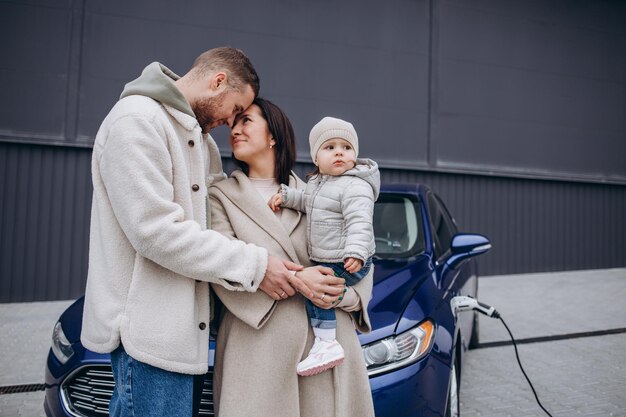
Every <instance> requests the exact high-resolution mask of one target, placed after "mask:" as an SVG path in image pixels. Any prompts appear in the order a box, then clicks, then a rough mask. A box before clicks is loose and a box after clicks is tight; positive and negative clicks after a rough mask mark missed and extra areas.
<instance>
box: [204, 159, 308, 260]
mask: <svg viewBox="0 0 626 417" xmlns="http://www.w3.org/2000/svg"><path fill="white" fill-rule="evenodd" d="M231 176H232V177H233V178H234V179H235V180H236V181H237V184H238V187H227V186H225V185H226V182H221V183H218V184H216V186H217V187H218V188H219V189H220V190H222V192H223V193H224V195H226V197H227V198H228V199H230V200H231V201H232V203H233V204H235V205H236V206H237V207H238V208H239V209H240V210H241V211H242V212H243V213H244V214H246V215H247V216H248V217H249V218H250V219H251V220H253V221H254V222H255V223H256V224H258V225H259V227H261V228H262V229H263V230H265V231H266V232H267V233H268V234H269V235H270V236H272V237H273V238H274V239H275V240H276V242H278V244H279V245H280V246H281V247H282V248H283V249H284V250H285V252H286V253H287V255H288V256H289V257H290V258H291V260H292V261H293V262H296V263H299V262H301V261H300V260H299V259H298V256H297V254H296V250H295V248H294V247H293V244H292V243H291V238H290V235H291V234H292V233H293V231H294V230H295V228H296V226H298V223H299V222H300V219H301V218H302V213H300V212H299V211H298V210H291V209H286V208H283V209H282V210H283V213H282V215H281V217H280V220H279V219H278V217H276V215H275V214H274V213H273V212H272V210H271V209H270V208H269V206H268V204H267V201H263V199H262V198H261V195H260V194H259V193H258V191H257V190H256V189H255V188H254V185H252V183H251V182H250V180H249V179H248V177H247V176H246V174H244V173H243V172H242V171H239V170H237V171H235V172H233V173H232V175H231ZM289 186H290V187H294V188H302V187H304V183H303V182H302V180H300V179H299V178H298V177H297V176H296V175H295V174H294V173H293V172H292V173H291V175H290V176H289Z"/></svg>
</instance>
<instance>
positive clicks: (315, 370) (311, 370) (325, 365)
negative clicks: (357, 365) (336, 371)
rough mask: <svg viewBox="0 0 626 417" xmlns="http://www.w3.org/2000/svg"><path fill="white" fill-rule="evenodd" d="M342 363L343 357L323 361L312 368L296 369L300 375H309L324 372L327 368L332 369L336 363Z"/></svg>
mask: <svg viewBox="0 0 626 417" xmlns="http://www.w3.org/2000/svg"><path fill="white" fill-rule="evenodd" d="M342 363H343V358H339V359H335V360H334V361H330V362H328V363H323V364H321V365H317V366H314V367H312V368H307V369H303V370H301V371H297V372H298V375H300V376H311V375H317V374H319V373H322V372H324V371H325V370H327V369H332V368H334V367H335V366H337V365H341V364H342Z"/></svg>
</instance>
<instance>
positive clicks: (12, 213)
mask: <svg viewBox="0 0 626 417" xmlns="http://www.w3.org/2000/svg"><path fill="white" fill-rule="evenodd" d="M90 158H91V151H90V149H86V148H61V147H51V146H40V145H23V144H7V143H0V175H1V179H2V180H1V181H0V201H1V202H2V205H1V206H0V277H1V279H0V302H16V301H33V300H53V299H69V298H75V297H77V296H79V295H81V294H82V292H83V291H84V285H85V280H86V274H87V247H88V231H89V210H90V207H91V180H90ZM226 169H227V170H228V171H230V170H231V169H232V164H231V163H229V161H228V160H227V161H226ZM310 170H311V165H308V164H300V165H299V167H298V170H297V171H298V173H299V174H300V175H302V176H304V175H305V174H306V172H308V171H310ZM382 179H383V181H384V182H415V181H419V182H423V183H425V184H428V185H430V186H431V187H432V188H433V189H434V190H435V191H436V192H437V193H438V194H440V195H441V196H442V198H443V199H444V200H445V201H446V202H447V203H448V206H449V209H450V211H451V212H452V213H453V215H454V216H455V218H456V220H457V223H458V224H459V227H460V228H461V230H463V231H473V232H480V233H483V234H485V235H487V236H489V238H490V239H491V240H492V242H493V245H494V247H493V249H492V250H491V252H490V253H488V254H487V255H485V256H483V257H482V258H481V259H480V261H479V267H480V273H481V274H482V275H493V274H503V273H522V272H536V271H558V270H571V269H590V268H606V267H615V266H624V265H626V251H625V250H624V248H626V215H625V214H626V187H624V186H619V185H603V184H587V183H568V182H558V181H543V180H534V179H523V178H519V179H514V178H498V177H490V176H470V175H457V174H439V173H428V172H414V171H413V172H411V171H404V170H389V169H386V170H383V171H382Z"/></svg>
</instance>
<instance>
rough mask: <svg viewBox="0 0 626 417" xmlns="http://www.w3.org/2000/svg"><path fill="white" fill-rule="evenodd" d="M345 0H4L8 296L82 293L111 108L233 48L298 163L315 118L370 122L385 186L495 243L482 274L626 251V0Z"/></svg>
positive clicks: (3, 222)
mask: <svg viewBox="0 0 626 417" xmlns="http://www.w3.org/2000/svg"><path fill="white" fill-rule="evenodd" d="M328 6H329V3H327V2H311V1H301V0H296V1H291V2H280V1H273V2H258V1H256V0H241V1H240V2H238V3H237V5H236V8H237V10H236V12H235V11H233V10H230V9H228V6H225V5H224V4H222V3H219V2H217V1H212V0H192V1H190V2H189V3H187V4H186V5H185V7H180V5H178V4H176V3H175V2H158V3H154V2H151V1H150V0H136V1H133V2H124V1H122V0H111V1H107V2H101V1H97V0H74V1H68V0H51V1H48V2H39V1H32V0H12V1H4V0H0V37H2V39H5V42H2V43H0V56H2V57H3V60H2V61H1V63H0V77H1V78H0V79H1V80H2V81H3V89H2V90H0V98H1V99H2V102H3V103H6V105H5V107H4V108H3V110H2V112H0V175H1V177H0V210H1V211H0V302H7V301H27V300H46V299H66V298H73V297H76V296H77V295H79V294H81V293H82V291H83V288H84V282H85V275H86V263H87V236H88V227H89V218H88V216H89V207H90V196H91V183H90V178H89V159H90V153H91V151H90V149H89V148H90V146H91V143H92V141H93V138H94V136H95V132H96V130H97V127H98V125H99V123H100V122H101V120H102V118H103V117H104V116H105V114H106V112H107V111H108V110H109V108H110V107H111V105H112V103H113V102H114V101H115V100H116V98H117V97H118V95H119V93H120V91H121V88H122V87H123V85H124V83H126V82H127V81H129V80H130V79H132V78H134V77H136V76H137V75H138V74H139V72H140V71H141V69H142V68H143V67H144V66H145V65H146V64H147V63H149V62H151V61H154V60H158V61H161V62H163V63H165V64H166V65H169V66H170V67H171V68H172V69H173V70H174V71H176V72H179V73H180V72H181V71H185V70H186V69H187V65H188V63H190V62H191V61H192V60H193V59H194V58H195V56H196V55H197V54H198V53H199V52H200V51H202V50H203V49H206V48H207V47H211V46H216V45H222V44H231V45H235V46H238V47H241V48H242V49H244V50H245V51H246V52H247V53H248V54H249V55H250V57H251V58H252V60H253V62H254V63H255V66H256V67H257V69H258V70H259V73H260V74H261V78H262V94H263V95H265V96H266V97H268V98H270V99H272V100H274V101H275V102H276V103H277V104H279V105H280V106H281V107H283V108H284V109H286V110H287V112H288V114H289V116H290V118H291V120H292V122H293V124H294V128H295V130H296V134H297V135H298V137H299V138H300V143H299V146H298V150H299V153H300V155H302V156H303V158H302V160H301V161H302V163H301V165H300V168H299V170H300V172H301V173H302V172H305V171H306V169H307V168H306V166H307V165H306V164H305V163H304V162H305V161H308V157H307V155H308V152H307V143H306V140H304V138H306V135H307V134H308V130H309V129H310V127H311V126H312V125H313V123H315V122H316V121H317V120H319V118H320V117H321V116H323V115H326V114H332V115H335V116H338V117H343V118H346V119H349V120H351V121H353V122H354V123H355V125H356V126H357V130H358V131H359V137H360V140H361V153H362V154H363V155H364V156H368V157H372V158H373V159H376V160H378V161H379V162H380V163H381V166H382V167H383V179H384V180H385V181H387V182H413V181H420V182H424V183H426V184H429V185H431V186H432V187H433V188H434V189H435V190H436V191H437V192H438V193H439V194H441V196H442V197H443V198H444V199H445V200H446V201H447V202H448V204H449V206H450V209H451V211H452V212H453V213H454V215H455V216H456V218H457V221H458V223H459V225H460V227H461V228H462V229H463V230H466V231H477V232H481V233H484V234H486V235H488V236H489V237H490V238H491V239H492V241H493V243H494V249H493V250H492V251H491V252H490V253H489V254H487V255H486V256H484V257H483V258H482V259H481V261H480V265H481V269H482V273H483V274H499V273H516V272H534V271H551V270H566V269H585V268H604V267H616V266H625V265H626V259H625V258H626V244H625V243H626V242H625V236H626V225H625V218H626V202H625V201H626V165H625V164H624V162H623V161H624V158H623V155H624V154H626V140H624V138H625V137H626V117H624V115H625V114H626V54H624V51H625V50H626V25H624V24H623V22H624V21H625V19H626V3H625V2H620V1H610V0H605V1H595V0H583V1H578V2H574V3H572V2H571V1H568V0H555V1H550V2H510V1H508V2H507V1H502V2H494V1H492V0H475V1H472V2H467V1H463V0H391V1H387V2H380V1H374V0H369V1H368V0H341V1H339V2H335V3H333V7H328ZM218 7H219V10H220V13H221V16H228V18H224V19H213V18H212V16H214V14H215V13H214V12H215V11H216V10H218ZM321 28H323V29H321ZM224 136H225V131H224V130H221V131H220V130H218V131H217V132H216V137H217V139H218V143H220V145H221V146H222V149H223V150H226V149H227V147H228V146H227V145H226V142H225V141H224ZM225 153H226V152H225Z"/></svg>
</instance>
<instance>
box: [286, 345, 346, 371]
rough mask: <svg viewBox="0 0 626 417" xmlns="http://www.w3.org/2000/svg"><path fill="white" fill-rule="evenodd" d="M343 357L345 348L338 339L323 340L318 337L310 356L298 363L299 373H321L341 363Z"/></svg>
mask: <svg viewBox="0 0 626 417" xmlns="http://www.w3.org/2000/svg"><path fill="white" fill-rule="evenodd" d="M343 358H344V355H343V348H342V347H341V345H340V344H339V342H338V341H337V340H323V339H320V338H319V337H316V338H315V342H314V343H313V347H311V351H310V352H309V356H307V357H306V358H305V359H304V360H303V361H302V362H300V363H299V364H298V368H297V371H298V375H300V376H310V375H316V374H319V373H320V372H323V371H325V370H327V369H331V368H334V367H335V366H337V365H339V364H341V363H342V362H343Z"/></svg>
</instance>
